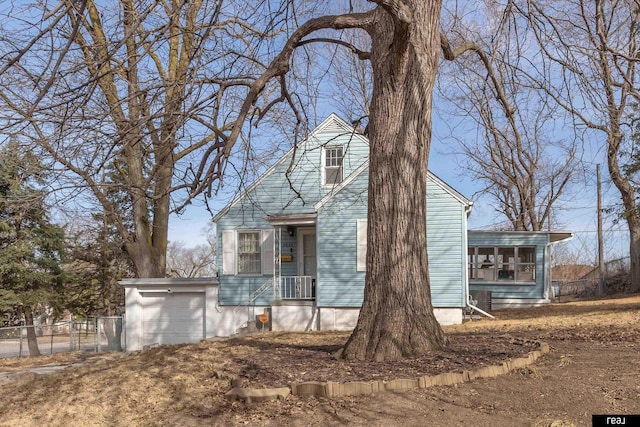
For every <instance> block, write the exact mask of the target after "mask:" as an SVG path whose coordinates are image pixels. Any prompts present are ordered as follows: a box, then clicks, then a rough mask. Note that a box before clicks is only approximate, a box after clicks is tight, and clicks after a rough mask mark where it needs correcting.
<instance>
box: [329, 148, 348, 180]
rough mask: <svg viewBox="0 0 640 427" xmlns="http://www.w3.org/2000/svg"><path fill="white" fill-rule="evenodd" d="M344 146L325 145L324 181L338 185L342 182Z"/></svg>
mask: <svg viewBox="0 0 640 427" xmlns="http://www.w3.org/2000/svg"><path fill="white" fill-rule="evenodd" d="M343 157H344V152H343V148H342V147H325V149H324V183H325V185H336V184H340V183H341V182H342V158H343Z"/></svg>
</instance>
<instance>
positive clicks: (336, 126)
mask: <svg viewBox="0 0 640 427" xmlns="http://www.w3.org/2000/svg"><path fill="white" fill-rule="evenodd" d="M323 132H345V133H351V134H353V137H358V138H361V139H362V140H363V141H364V142H365V143H366V144H367V145H368V143H369V140H368V139H367V138H366V137H365V136H364V135H361V134H359V133H357V132H356V129H355V128H354V127H353V126H351V125H349V124H348V123H347V122H346V121H344V120H343V119H341V118H340V117H339V116H338V115H337V114H335V113H331V114H330V115H329V116H328V117H327V118H326V119H324V120H323V121H322V123H320V124H319V125H318V126H317V127H316V128H315V129H314V130H313V131H311V133H309V135H307V137H306V138H304V139H303V140H302V141H300V142H299V143H298V144H296V146H295V147H292V148H291V149H290V150H289V151H288V152H287V153H286V154H285V155H283V156H282V157H281V158H280V159H278V160H277V161H276V162H275V163H274V164H273V165H271V166H270V167H269V168H268V169H267V170H266V171H265V172H264V173H263V174H262V175H260V177H259V178H258V179H257V180H256V181H254V182H253V183H252V184H251V185H249V186H248V187H246V188H245V189H244V190H243V191H242V192H241V193H240V194H239V195H238V196H236V197H235V198H234V199H233V200H232V201H231V202H230V203H229V204H227V205H226V206H225V207H224V208H222V209H221V210H220V212H218V213H217V214H216V215H215V216H214V217H213V221H214V222H217V221H218V220H219V219H220V218H222V217H223V216H224V215H225V214H226V213H227V212H229V210H230V209H231V208H232V207H233V206H235V205H236V204H237V203H238V202H239V201H240V200H242V199H243V198H244V197H245V196H246V195H247V194H248V193H250V192H251V191H252V190H253V189H255V188H256V187H257V186H258V185H260V183H262V182H263V181H264V180H265V179H266V177H267V176H269V175H270V174H271V173H272V172H273V171H274V170H275V169H276V168H277V167H278V166H279V165H281V164H282V163H283V162H284V161H285V160H286V159H287V158H288V157H289V156H290V155H292V153H293V151H294V149H296V150H297V149H298V148H300V147H301V146H302V145H304V144H305V143H307V142H308V141H310V140H311V139H313V138H315V137H316V136H317V135H318V134H320V133H323ZM368 167H369V160H366V161H365V162H363V164H362V165H360V166H359V167H358V168H356V170H354V171H353V172H352V173H351V174H349V176H347V177H346V178H345V179H344V180H343V181H342V182H341V183H340V184H338V185H337V186H335V187H333V188H332V189H331V191H330V192H329V193H328V194H326V195H325V196H324V197H322V199H320V200H319V201H318V202H317V203H316V204H315V205H314V206H313V207H314V210H315V211H316V212H317V211H318V209H320V208H321V207H322V206H324V205H325V204H326V203H327V202H328V201H329V200H331V198H332V197H333V196H335V195H336V194H338V193H339V192H340V191H341V190H342V189H344V188H345V187H347V186H348V185H349V184H350V183H351V182H353V181H354V180H355V179H356V178H357V177H358V176H360V174H362V172H363V171H365V170H366V169H367V168H368ZM427 177H428V178H430V179H431V180H432V181H433V183H434V184H436V185H437V186H438V187H440V188H441V189H442V190H443V191H445V192H446V193H448V194H450V195H451V196H453V197H454V198H455V199H456V200H458V201H459V202H460V203H461V204H462V205H465V206H466V207H467V214H468V213H469V211H470V208H471V206H472V205H473V202H472V201H471V200H469V199H467V198H466V197H465V196H463V195H462V194H461V193H460V192H458V191H457V190H456V189H454V188H453V187H451V186H450V185H449V184H447V183H446V182H444V181H443V180H442V179H440V178H439V177H438V176H436V175H435V174H433V173H432V172H431V171H427Z"/></svg>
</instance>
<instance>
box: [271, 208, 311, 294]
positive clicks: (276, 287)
mask: <svg viewBox="0 0 640 427" xmlns="http://www.w3.org/2000/svg"><path fill="white" fill-rule="evenodd" d="M267 220H268V221H269V223H270V224H271V225H273V227H274V239H273V252H274V268H273V281H272V283H273V299H274V301H291V300H296V301H314V300H315V298H316V271H317V270H316V264H317V257H316V253H317V252H316V227H315V225H316V216H315V214H308V215H295V216H292V215H282V216H269V217H267Z"/></svg>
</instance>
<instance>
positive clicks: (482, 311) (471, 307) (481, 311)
mask: <svg viewBox="0 0 640 427" xmlns="http://www.w3.org/2000/svg"><path fill="white" fill-rule="evenodd" d="M467 290H468V289H467ZM469 299H471V295H469ZM467 307H469V308H470V309H472V310H474V311H477V312H478V313H480V314H484V315H485V316H487V317H490V318H492V319H493V320H496V317H495V316H492V315H490V314H489V313H487V312H486V311H484V310H482V309H480V308H478V307H476V306H475V305H473V304H471V303H470V302H469V300H467Z"/></svg>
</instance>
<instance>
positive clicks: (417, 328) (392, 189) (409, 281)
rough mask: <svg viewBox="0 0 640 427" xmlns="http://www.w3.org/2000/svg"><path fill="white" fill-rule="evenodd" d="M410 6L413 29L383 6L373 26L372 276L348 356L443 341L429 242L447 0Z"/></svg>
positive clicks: (410, 350) (423, 348)
mask: <svg viewBox="0 0 640 427" xmlns="http://www.w3.org/2000/svg"><path fill="white" fill-rule="evenodd" d="M406 3H407V6H408V7H409V8H410V9H411V10H412V12H413V19H412V21H411V23H410V24H405V23H403V22H399V20H398V19H397V18H395V19H394V18H392V17H391V16H390V15H389V14H387V13H386V12H384V11H383V10H382V9H381V8H378V11H377V12H378V13H377V15H376V19H375V24H374V25H373V29H372V30H371V31H372V41H373V43H372V51H371V63H372V67H373V75H374V89H373V97H372V103H371V116H370V120H369V130H370V135H369V136H370V144H371V145H370V167H369V206H368V209H369V213H368V228H367V236H368V237H367V238H368V239H369V242H368V244H367V247H368V248H369V250H368V251H367V269H368V271H367V276H366V287H365V295H364V303H363V306H362V309H361V312H360V317H359V319H358V324H357V326H356V328H355V330H354V331H353V334H352V335H351V337H350V338H349V341H348V342H347V344H346V346H345V348H344V352H343V356H344V357H345V358H347V359H355V360H371V359H373V360H377V361H383V360H395V359H400V358H403V357H412V356H418V355H421V354H424V353H426V352H428V351H430V350H432V349H440V348H443V347H444V345H445V343H446V339H445V336H444V333H443V331H442V329H441V327H440V325H439V324H438V322H437V321H436V319H435V316H434V314H433V308H432V305H431V290H430V286H429V270H428V263H427V245H426V233H427V229H426V177H427V160H428V154H429V147H430V141H431V103H432V90H433V84H434V81H435V75H436V69H437V64H438V57H439V49H440V39H439V35H438V29H439V26H438V19H439V16H440V2H439V1H429V2H424V1H416V2H406ZM408 3H413V4H408Z"/></svg>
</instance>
